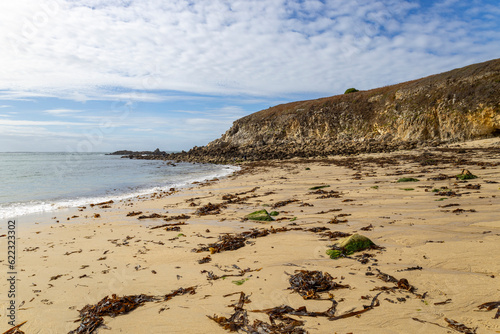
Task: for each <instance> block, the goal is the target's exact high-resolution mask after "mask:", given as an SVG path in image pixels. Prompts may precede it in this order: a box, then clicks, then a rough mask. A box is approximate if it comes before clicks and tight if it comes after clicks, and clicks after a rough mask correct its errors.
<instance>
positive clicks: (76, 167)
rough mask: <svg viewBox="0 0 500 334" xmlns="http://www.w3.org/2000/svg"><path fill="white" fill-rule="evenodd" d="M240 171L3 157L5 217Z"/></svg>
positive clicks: (0, 204)
mask: <svg viewBox="0 0 500 334" xmlns="http://www.w3.org/2000/svg"><path fill="white" fill-rule="evenodd" d="M237 169H238V167H235V166H223V165H212V164H193V163H175V164H173V165H170V164H168V162H167V161H159V160H134V159H122V158H121V157H120V156H116V155H106V154H105V153H0V219H11V218H17V217H19V216H23V215H27V214H32V213H42V212H50V211H55V210H57V209H59V208H70V207H77V206H81V205H85V204H90V203H97V202H104V201H108V200H114V201H117V200H121V199H127V198H132V197H135V196H137V195H146V194H150V193H154V192H156V191H159V190H169V189H170V188H182V187H187V186H189V185H190V184H192V183H193V182H195V181H204V180H209V179H213V178H220V177H224V176H227V175H230V174H231V173H233V172H234V171H236V170H237Z"/></svg>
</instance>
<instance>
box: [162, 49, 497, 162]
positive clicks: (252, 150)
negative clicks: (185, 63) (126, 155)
mask: <svg viewBox="0 0 500 334" xmlns="http://www.w3.org/2000/svg"><path fill="white" fill-rule="evenodd" d="M494 135H500V59H497V60H491V61H488V62H485V63H480V64H475V65H470V66H467V67H463V68H460V69H455V70H452V71H449V72H446V73H442V74H437V75H433V76H429V77H426V78H422V79H419V80H414V81H410V82H405V83H401V84H397V85H393V86H387V87H382V88H377V89H373V90H369V91H359V92H355V93H351V94H343V95H337V96H332V97H327V98H321V99H316V100H309V101H300V102H293V103H288V104H283V105H278V106H275V107H272V108H269V109H266V110H262V111H259V112H256V113H254V114H251V115H249V116H246V117H243V118H241V119H239V120H237V121H235V122H234V123H233V126H232V127H231V128H230V129H229V130H228V131H227V132H226V133H225V134H224V135H222V137H221V138H219V139H217V140H214V141H213V142H211V143H209V144H208V145H207V146H205V147H195V148H193V149H191V150H190V151H189V152H183V153H178V154H174V155H165V156H163V157H162V158H164V159H181V160H189V161H207V162H226V161H231V160H234V159H237V160H244V159H249V160H257V159H271V158H278V159H285V158H291V157H311V156H326V155H331V154H352V153H358V152H382V151H391V150H396V149H401V148H403V149H411V148H414V147H417V146H419V145H437V144H439V143H442V142H450V141H463V140H470V139H475V138H482V137H488V136H494Z"/></svg>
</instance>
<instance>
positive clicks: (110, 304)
mask: <svg viewBox="0 0 500 334" xmlns="http://www.w3.org/2000/svg"><path fill="white" fill-rule="evenodd" d="M153 300H157V298H156V297H154V296H147V295H133V296H123V297H117V296H116V295H115V294H113V295H112V296H111V298H110V297H109V296H106V297H104V298H103V299H102V300H101V301H100V302H98V303H97V304H95V305H86V306H84V307H83V308H82V309H81V310H80V311H79V312H80V321H81V324H80V326H78V328H77V329H75V330H72V331H70V332H69V333H68V334H84V333H85V334H87V333H92V332H94V331H95V330H96V329H97V328H98V327H99V326H101V325H102V324H103V323H104V319H103V316H110V317H116V316H118V315H121V314H125V313H128V312H130V311H133V310H135V309H136V308H137V307H139V306H142V305H144V303H145V302H149V301H153Z"/></svg>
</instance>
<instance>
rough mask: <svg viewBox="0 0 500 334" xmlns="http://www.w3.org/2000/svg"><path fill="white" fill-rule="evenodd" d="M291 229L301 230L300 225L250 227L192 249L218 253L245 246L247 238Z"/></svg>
mask: <svg viewBox="0 0 500 334" xmlns="http://www.w3.org/2000/svg"><path fill="white" fill-rule="evenodd" d="M291 230H302V228H301V227H296V228H293V229H292V228H288V227H279V228H274V227H272V226H271V228H269V229H251V230H250V231H245V232H241V233H238V234H229V233H227V234H222V235H219V241H217V242H215V243H211V244H208V245H207V246H201V247H200V248H195V249H193V252H196V253H201V252H206V251H209V252H210V253H211V254H214V253H220V252H223V251H227V250H236V249H239V248H241V247H245V245H246V243H248V242H249V241H248V239H255V238H261V237H265V236H267V235H269V234H275V233H280V232H287V231H291Z"/></svg>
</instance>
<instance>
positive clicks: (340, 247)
mask: <svg viewBox="0 0 500 334" xmlns="http://www.w3.org/2000/svg"><path fill="white" fill-rule="evenodd" d="M373 246H375V244H374V243H373V241H371V240H370V239H369V238H367V237H365V236H363V235H360V234H357V233H356V234H353V235H351V236H350V237H347V238H344V239H341V240H339V241H337V242H336V243H335V244H333V245H332V246H331V247H332V249H329V250H327V251H326V254H327V255H328V256H330V258H331V259H337V258H339V257H341V256H346V255H351V254H353V253H355V252H359V251H362V250H365V249H367V248H372V247H373Z"/></svg>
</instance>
